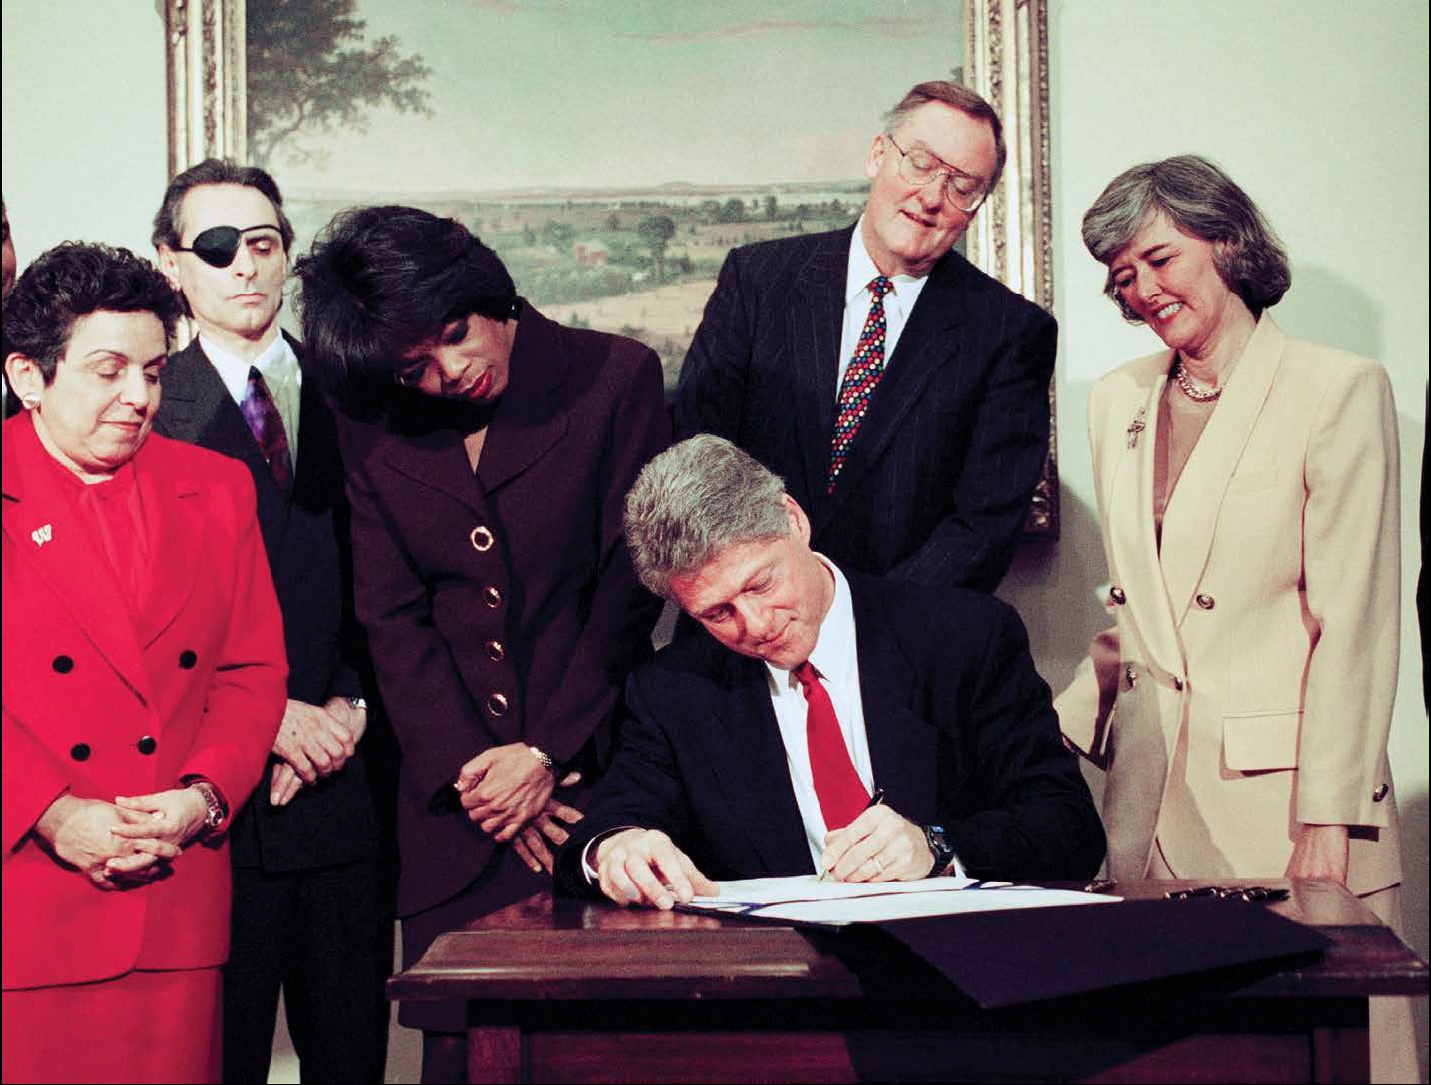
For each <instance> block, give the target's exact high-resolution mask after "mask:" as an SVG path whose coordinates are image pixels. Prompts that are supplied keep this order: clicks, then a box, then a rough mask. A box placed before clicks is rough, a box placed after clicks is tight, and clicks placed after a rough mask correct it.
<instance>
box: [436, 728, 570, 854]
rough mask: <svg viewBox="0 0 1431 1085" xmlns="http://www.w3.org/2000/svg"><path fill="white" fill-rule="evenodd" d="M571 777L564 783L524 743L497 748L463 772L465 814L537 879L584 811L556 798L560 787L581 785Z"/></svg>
mask: <svg viewBox="0 0 1431 1085" xmlns="http://www.w3.org/2000/svg"><path fill="white" fill-rule="evenodd" d="M580 780H581V773H579V772H569V773H567V774H566V776H564V777H563V778H562V779H561V780H560V781H558V780H557V778H556V777H555V776H553V775H552V773H551V771H550V770H548V769H547V767H546V766H545V765H543V764H542V762H541V761H539V760H538V759H537V758H536V757H535V756H533V754H532V751H531V749H530V748H529V747H528V746H527V745H526V744H525V743H521V742H511V743H508V744H507V745H505V746H494V747H492V748H491V749H490V750H483V751H482V752H481V753H480V754H478V755H477V756H476V757H474V758H473V759H472V760H471V761H468V762H467V763H466V764H465V765H463V766H462V769H461V771H460V772H459V773H458V774H457V783H456V785H455V786H456V787H457V790H458V792H459V794H460V795H461V801H462V808H463V809H464V810H465V811H466V812H467V816H468V817H469V818H470V819H471V820H472V821H474V822H476V823H477V825H478V827H479V828H481V830H482V831H483V832H484V833H486V834H487V835H488V836H490V837H491V838H492V839H493V840H494V841H496V842H497V843H499V844H505V843H507V842H508V841H511V843H512V848H513V850H514V851H516V853H517V855H518V856H519V857H520V858H521V860H522V862H524V863H526V865H527V866H528V867H530V868H531V870H532V871H533V872H534V873H541V872H542V871H546V872H547V873H548V874H550V873H551V870H552V854H553V849H554V848H556V847H560V846H561V845H562V844H564V843H565V842H566V838H567V830H566V828H565V826H567V825H571V824H574V823H575V822H578V821H580V820H581V816H582V815H581V811H580V810H578V809H576V808H575V807H573V806H568V805H566V804H565V803H563V802H561V801H559V800H558V799H555V798H553V796H552V792H553V790H555V789H556V788H558V787H571V786H573V785H574V784H576V783H578V782H580Z"/></svg>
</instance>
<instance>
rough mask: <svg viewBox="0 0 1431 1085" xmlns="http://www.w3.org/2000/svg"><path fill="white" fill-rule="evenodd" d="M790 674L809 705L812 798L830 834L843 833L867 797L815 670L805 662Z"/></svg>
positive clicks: (832, 706) (807, 736) (807, 727)
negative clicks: (841, 831)
mask: <svg viewBox="0 0 1431 1085" xmlns="http://www.w3.org/2000/svg"><path fill="white" fill-rule="evenodd" d="M790 673H792V674H793V675H794V676H795V680H796V681H797V682H799V683H800V686H801V688H802V689H803V690H804V691H805V702H806V704H808V705H809V708H808V709H807V710H806V713H805V738H806V740H807V742H808V743H809V745H810V775H811V776H812V777H813V778H814V780H815V797H816V798H818V799H819V800H820V813H821V814H822V815H824V818H825V828H826V829H828V830H830V831H831V832H833V831H834V830H836V829H843V828H844V827H845V826H846V825H848V824H849V823H850V822H852V821H854V820H855V818H857V817H859V816H860V813H861V811H863V810H864V808H865V805H866V804H867V803H868V802H869V801H870V794H869V792H868V791H866V790H865V785H864V784H862V783H860V778H859V775H858V774H857V773H856V772H855V765H854V762H853V761H851V760H850V751H849V749H848V748H847V747H846V746H845V736H844V735H842V734H841V733H840V724H839V721H838V720H836V719H835V706H834V705H832V704H831V703H830V695H829V694H828V693H826V692H825V687H824V686H822V685H821V684H820V679H819V677H818V676H817V675H816V673H815V668H814V667H812V666H810V664H809V662H808V661H807V662H805V663H802V664H800V666H798V667H796V668H795V669H794V670H793V671H791V672H790Z"/></svg>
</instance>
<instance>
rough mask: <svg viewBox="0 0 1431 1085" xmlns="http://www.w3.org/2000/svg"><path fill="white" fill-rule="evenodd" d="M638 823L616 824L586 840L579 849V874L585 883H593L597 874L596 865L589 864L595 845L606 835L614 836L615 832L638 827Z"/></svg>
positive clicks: (594, 853) (593, 855) (594, 851)
mask: <svg viewBox="0 0 1431 1085" xmlns="http://www.w3.org/2000/svg"><path fill="white" fill-rule="evenodd" d="M639 828H641V826H639V825H618V826H617V827H616V828H614V829H607V830H606V831H605V832H600V833H597V834H596V835H595V836H593V837H592V838H591V839H590V840H588V841H587V842H586V847H584V848H582V849H581V874H582V877H584V878H585V879H586V884H587V885H595V884H596V879H597V878H598V877H599V876H600V875H598V874H597V871H596V867H594V866H593V865H592V864H591V860H592V859H593V858H595V856H596V847H597V845H598V844H600V843H601V842H602V841H603V840H605V839H606V838H607V837H608V836H615V835H616V834H617V833H624V832H625V831H626V830H627V829H639Z"/></svg>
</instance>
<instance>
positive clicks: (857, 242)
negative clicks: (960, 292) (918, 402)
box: [835, 215, 929, 396]
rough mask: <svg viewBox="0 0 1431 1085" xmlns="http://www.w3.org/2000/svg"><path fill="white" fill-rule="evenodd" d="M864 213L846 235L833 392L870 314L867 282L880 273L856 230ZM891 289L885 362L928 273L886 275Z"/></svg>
mask: <svg viewBox="0 0 1431 1085" xmlns="http://www.w3.org/2000/svg"><path fill="white" fill-rule="evenodd" d="M864 221H865V220H864V216H863V215H861V216H860V221H859V222H857V223H855V232H854V234H853V236H851V238H850V258H849V260H847V261H846V262H845V267H846V269H847V270H846V272H845V322H844V324H843V325H842V326H841V331H840V371H839V374H838V375H837V376H836V378H835V395H836V396H838V395H839V394H840V382H842V381H843V380H844V379H845V370H846V369H848V368H849V367H850V359H851V357H852V356H853V355H854V353H855V347H856V346H857V345H858V344H859V341H860V332H862V331H864V328H865V321H866V320H867V319H868V318H869V315H870V301H871V296H870V290H869V286H870V282H871V280H873V279H874V278H875V277H876V276H877V275H879V274H880V270H879V268H877V267H875V262H874V260H872V259H871V258H870V254H869V250H868V249H866V248H865V239H864V237H863V236H862V235H861V234H860V227H861V226H862V225H863V224H864ZM889 281H890V282H891V283H893V284H894V289H893V290H891V291H890V292H889V293H888V294H886V295H885V296H884V361H885V364H886V365H888V364H889V360H890V358H892V357H893V356H894V348H895V347H896V346H897V345H898V343H899V337H900V336H901V335H902V334H903V333H904V326H905V325H906V324H907V323H909V314H910V313H912V312H913V311H914V303H915V302H916V301H918V300H919V292H920V291H921V290H923V289H924V284H925V283H927V282H928V281H929V276H928V275H921V276H920V277H919V278H917V279H916V278H915V277H914V276H913V275H892V276H890V280H889Z"/></svg>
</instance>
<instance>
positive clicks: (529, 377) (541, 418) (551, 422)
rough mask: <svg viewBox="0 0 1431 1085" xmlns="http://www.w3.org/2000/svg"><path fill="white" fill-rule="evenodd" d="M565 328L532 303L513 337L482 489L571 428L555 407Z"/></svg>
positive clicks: (480, 467) (532, 459)
mask: <svg viewBox="0 0 1431 1085" xmlns="http://www.w3.org/2000/svg"><path fill="white" fill-rule="evenodd" d="M561 335H562V331H561V328H560V327H559V326H558V325H556V324H554V323H552V322H551V321H550V320H548V319H547V318H546V317H544V316H542V314H541V313H539V312H537V311H536V310H535V309H534V308H532V307H531V306H530V305H528V306H526V307H525V308H524V310H523V313H522V316H521V320H520V321H519V322H518V325H517V336H516V339H515V340H514V341H513V343H512V358H511V371H510V376H509V377H508V383H507V391H506V392H505V393H504V394H503V396H502V401H501V403H500V404H498V406H497V410H496V413H495V414H494V415H493V416H492V422H491V424H490V425H489V426H488V429H487V440H486V442H485V443H484V444H483V446H482V458H481V459H480V460H479V461H478V464H477V478H478V480H479V481H480V482H481V483H482V489H483V490H484V491H485V492H487V493H491V492H492V491H493V490H495V489H497V488H498V487H499V486H502V485H503V484H505V483H507V482H510V481H511V480H512V479H514V478H516V477H517V476H518V475H520V474H521V473H522V472H523V471H525V470H526V469H527V468H528V467H530V466H531V465H532V464H534V463H536V462H537V461H538V460H539V459H541V458H542V457H543V456H544V455H546V453H547V452H548V451H549V450H550V449H551V448H552V447H553V446H554V445H555V444H556V443H557V442H558V441H560V440H561V438H562V436H563V435H564V434H565V433H566V425H567V423H566V415H565V413H564V412H562V411H561V410H559V409H557V407H556V399H557V396H556V389H558V388H559V387H560V385H561V383H562V380H563V377H564V376H565V374H564V368H565V365H566V358H567V352H565V351H563V350H562V344H561V342H560V339H561Z"/></svg>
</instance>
